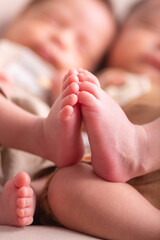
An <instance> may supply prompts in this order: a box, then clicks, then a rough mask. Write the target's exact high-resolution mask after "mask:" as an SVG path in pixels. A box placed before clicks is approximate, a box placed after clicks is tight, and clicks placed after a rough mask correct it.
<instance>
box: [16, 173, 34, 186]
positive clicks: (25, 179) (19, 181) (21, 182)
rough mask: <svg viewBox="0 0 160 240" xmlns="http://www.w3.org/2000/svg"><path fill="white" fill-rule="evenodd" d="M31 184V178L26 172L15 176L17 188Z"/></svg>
mask: <svg viewBox="0 0 160 240" xmlns="http://www.w3.org/2000/svg"><path fill="white" fill-rule="evenodd" d="M30 182H31V179H30V176H29V175H28V174H27V173H26V172H20V173H18V174H17V175H16V176H15V186H16V187H17V188H21V187H23V186H28V185H29V184H30Z"/></svg>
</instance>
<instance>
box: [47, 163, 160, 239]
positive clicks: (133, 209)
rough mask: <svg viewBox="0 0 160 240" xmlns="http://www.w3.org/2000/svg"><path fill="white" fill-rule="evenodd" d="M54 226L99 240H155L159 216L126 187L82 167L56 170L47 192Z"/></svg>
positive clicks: (79, 165) (134, 192)
mask: <svg viewBox="0 0 160 240" xmlns="http://www.w3.org/2000/svg"><path fill="white" fill-rule="evenodd" d="M48 201H49V205H50V208H51V210H52V212H53V214H54V216H56V218H57V220H58V222H60V223H61V224H62V225H63V226H65V227H67V228H69V229H73V230H75V231H79V232H83V233H86V234H90V235H92V236H95V237H99V238H102V239H117V240H121V239H122V240H132V239H133V240H135V239H136V240H143V239H144V240H151V239H154V240H156V239H157V240H158V239H160V227H159V222H160V212H159V210H158V209H156V208H155V207H153V206H152V205H151V204H150V203H149V202H148V201H147V200H146V199H145V198H144V197H143V196H142V195H141V194H140V193H138V192H137V191H136V190H135V189H134V188H133V187H132V186H130V185H128V184H126V183H111V182H106V181H104V180H102V179H100V178H99V177H98V176H97V175H96V174H95V173H94V172H93V170H92V167H91V166H90V165H88V164H85V163H79V164H77V165H74V166H71V167H66V168H63V169H60V170H59V171H58V172H57V174H56V175H55V176H54V178H53V179H52V180H51V182H50V185H49V189H48Z"/></svg>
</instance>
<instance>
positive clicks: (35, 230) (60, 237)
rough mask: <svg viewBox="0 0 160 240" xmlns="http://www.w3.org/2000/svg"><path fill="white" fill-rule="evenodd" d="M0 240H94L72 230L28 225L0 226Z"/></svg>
mask: <svg viewBox="0 0 160 240" xmlns="http://www.w3.org/2000/svg"><path fill="white" fill-rule="evenodd" d="M0 239H1V240H19V239H23V240H36V239H38V240H75V239H76V240H96V239H97V238H94V237H90V236H87V235H84V234H81V233H77V232H74V231H69V230H67V229H63V228H59V227H52V226H51V227H46V226H45V227H44V226H29V227H24V228H16V227H8V226H0Z"/></svg>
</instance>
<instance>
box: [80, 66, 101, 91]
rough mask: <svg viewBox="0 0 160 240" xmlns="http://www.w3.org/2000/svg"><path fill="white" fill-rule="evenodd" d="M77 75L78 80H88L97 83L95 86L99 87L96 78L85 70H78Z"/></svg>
mask: <svg viewBox="0 0 160 240" xmlns="http://www.w3.org/2000/svg"><path fill="white" fill-rule="evenodd" d="M78 77H79V81H80V82H84V81H88V82H91V83H94V84H95V85H97V87H99V88H100V82H99V80H98V78H97V77H96V76H95V75H93V74H92V73H90V72H88V71H87V70H83V71H80V72H79V74H78Z"/></svg>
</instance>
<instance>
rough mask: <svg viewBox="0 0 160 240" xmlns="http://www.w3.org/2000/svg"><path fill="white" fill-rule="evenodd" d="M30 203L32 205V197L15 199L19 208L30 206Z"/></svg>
mask: <svg viewBox="0 0 160 240" xmlns="http://www.w3.org/2000/svg"><path fill="white" fill-rule="evenodd" d="M32 205H33V199H32V198H30V197H28V198H18V199H17V206H18V207H19V208H26V207H30V206H32Z"/></svg>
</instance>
